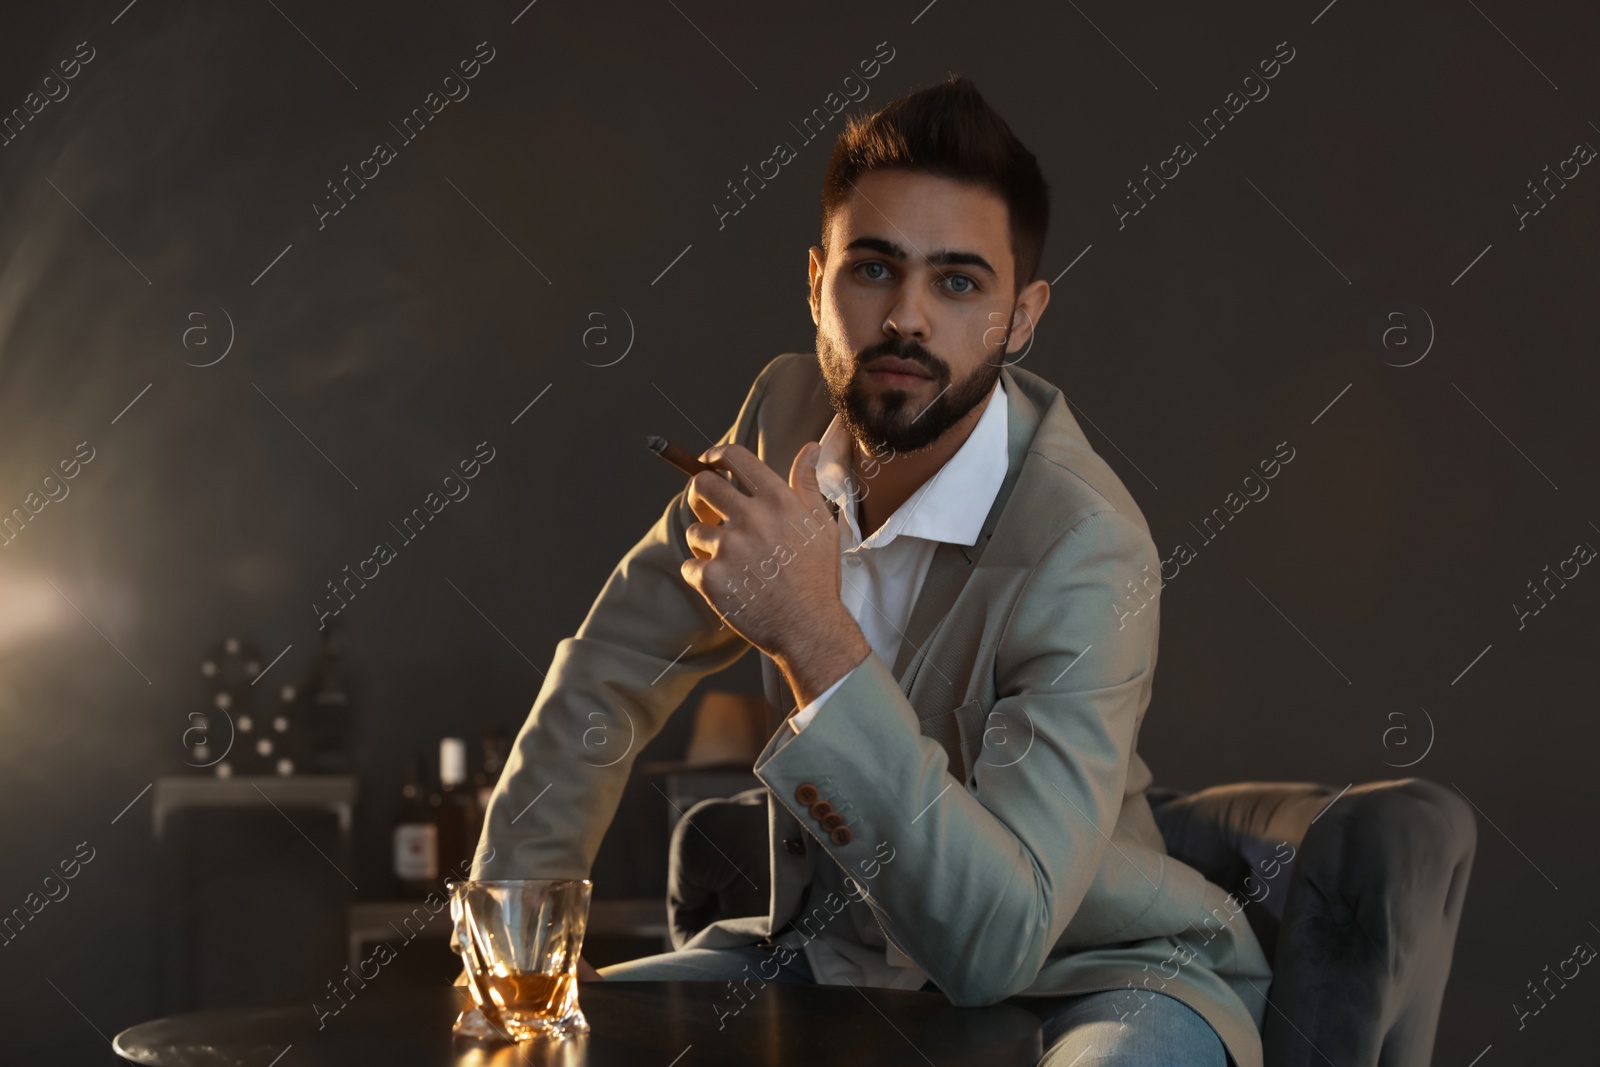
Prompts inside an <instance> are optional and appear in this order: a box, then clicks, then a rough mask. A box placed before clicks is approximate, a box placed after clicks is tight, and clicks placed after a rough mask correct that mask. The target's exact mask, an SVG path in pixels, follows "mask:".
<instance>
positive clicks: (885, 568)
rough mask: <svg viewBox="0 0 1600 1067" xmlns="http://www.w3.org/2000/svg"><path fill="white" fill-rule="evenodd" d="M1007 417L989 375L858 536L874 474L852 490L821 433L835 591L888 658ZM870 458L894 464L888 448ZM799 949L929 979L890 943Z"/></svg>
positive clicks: (970, 527)
mask: <svg viewBox="0 0 1600 1067" xmlns="http://www.w3.org/2000/svg"><path fill="white" fill-rule="evenodd" d="M1006 423H1007V418H1006V390H1005V384H1004V383H1003V382H996V384H995V388H994V392H993V393H991V394H990V396H989V401H988V404H987V406H986V407H985V408H984V411H983V414H982V415H980V416H979V417H978V421H977V423H976V424H975V425H974V426H973V428H972V432H971V433H970V434H968V435H967V439H966V440H965V441H963V442H962V443H961V447H960V448H959V449H957V450H956V454H955V455H953V456H951V457H950V458H949V459H948V460H946V461H945V463H944V466H942V467H940V468H939V469H938V470H937V471H935V472H934V474H933V477H931V478H929V479H928V480H927V481H926V482H924V483H922V485H921V486H919V487H918V488H917V491H916V492H914V493H912V494H911V496H910V497H909V498H908V499H907V500H906V502H905V503H904V504H902V505H900V507H899V508H898V509H897V510H896V511H895V513H894V514H893V515H890V516H889V518H888V519H887V520H886V521H885V522H884V524H883V525H882V526H880V527H879V528H878V529H877V530H876V531H874V532H873V533H872V535H871V536H870V537H867V538H865V539H863V538H862V536H861V527H860V524H859V519H858V517H857V515H856V510H857V509H856V501H857V500H859V499H860V498H861V497H864V496H867V495H869V494H870V493H871V492H872V479H871V477H870V476H868V477H866V478H865V479H864V480H863V484H862V485H861V488H859V489H855V490H853V489H852V487H853V485H854V484H855V479H854V478H853V476H852V473H851V465H850V453H851V448H852V445H853V443H854V442H853V441H852V440H851V438H850V434H849V431H847V430H846V429H845V427H844V424H843V423H841V422H840V421H839V418H838V416H837V415H836V416H834V419H833V421H832V422H831V423H829V424H828V428H827V430H826V431H825V432H824V433H823V435H822V439H821V441H820V444H821V446H822V450H821V452H820V454H819V456H818V458H817V485H818V487H819V488H820V489H821V490H822V494H823V495H824V496H826V497H827V498H829V499H830V500H832V501H833V502H834V503H835V504H837V505H839V551H840V556H841V564H840V576H839V586H840V589H839V596H840V599H841V600H843V601H844V605H845V608H846V609H847V610H848V611H849V612H850V615H851V617H852V618H854V619H855V621H856V624H857V625H858V626H860V627H861V632H862V633H863V634H864V635H865V636H866V638H867V643H868V644H869V645H871V646H872V650H873V651H874V652H876V653H877V654H878V657H879V658H880V659H882V660H883V662H884V663H886V664H889V665H890V666H891V667H892V666H893V664H894V662H895V659H896V658H897V657H898V655H899V651H900V644H901V642H902V640H903V639H904V631H905V627H906V624H907V623H908V622H909V621H910V619H911V609H912V607H913V605H915V604H916V601H917V594H918V593H919V592H920V591H921V589H922V582H923V579H925V578H926V577H927V574H928V566H929V564H930V563H932V561H933V554H934V550H935V549H937V548H938V546H939V542H941V541H948V542H951V543H953V544H958V545H972V544H976V543H977V540H978V534H979V533H981V532H982V530H983V521H984V519H985V518H987V517H988V515H989V509H990V508H991V507H992V506H993V504H994V498H995V496H996V495H998V494H999V492H1000V484H1001V482H1003V481H1004V480H1005V476H1006V468H1007V465H1008V457H1007V451H1006V437H1007V425H1006ZM878 462H879V463H880V464H883V463H893V462H894V457H893V456H892V455H891V456H890V457H888V458H887V459H880V460H879V461H878ZM854 673H855V670H854V669H852V670H851V671H850V672H849V673H847V674H846V675H845V676H844V677H843V678H840V679H839V680H838V681H837V682H834V683H833V684H832V685H830V686H829V687H828V688H827V689H825V690H824V691H823V692H822V693H821V695H819V696H818V697H817V698H816V699H814V700H812V701H811V702H810V703H808V704H807V705H806V706H805V707H803V708H801V709H800V710H799V711H797V712H795V713H794V715H792V716H791V717H790V718H789V725H790V727H791V728H792V729H793V731H794V733H795V734H796V735H797V736H798V735H799V733H800V732H801V731H802V730H804V729H805V728H806V726H808V725H809V724H810V723H811V721H812V719H813V718H814V717H815V716H816V714H817V712H818V710H819V709H820V708H821V706H822V705H823V703H824V702H826V701H827V699H828V698H829V697H830V696H832V695H833V693H834V690H836V689H838V688H839V686H841V685H843V684H844V682H845V679H846V678H849V677H850V674H854ZM865 906H866V905H865V904H852V907H865ZM843 925H848V924H843ZM805 952H806V959H807V961H808V962H809V963H810V964H811V970H812V974H813V975H814V976H815V977H816V980H817V981H818V982H820V983H823V984H825V985H842V984H844V983H845V982H846V981H850V982H854V983H855V984H857V985H868V986H878V987H887V988H891V989H920V988H921V987H922V985H923V983H924V982H926V981H927V979H928V976H927V975H926V974H925V973H923V972H922V971H921V970H919V969H918V968H917V967H916V965H915V964H913V963H912V962H911V961H910V960H909V959H907V958H906V957H905V956H904V955H903V954H901V953H900V952H898V951H897V950H896V949H895V948H894V946H893V945H890V946H888V949H887V951H886V952H879V951H878V950H876V949H872V948H870V947H868V946H866V945H862V944H860V943H859V941H857V940H855V939H852V938H845V937H840V936H838V935H837V934H834V933H824V934H822V935H821V936H818V937H815V938H812V939H811V940H809V941H807V942H806V943H805Z"/></svg>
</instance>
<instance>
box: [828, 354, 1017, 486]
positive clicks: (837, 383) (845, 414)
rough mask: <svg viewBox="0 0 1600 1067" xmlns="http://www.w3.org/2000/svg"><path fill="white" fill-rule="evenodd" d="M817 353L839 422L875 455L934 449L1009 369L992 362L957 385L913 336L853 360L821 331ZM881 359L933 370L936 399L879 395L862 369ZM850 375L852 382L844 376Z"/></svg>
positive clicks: (899, 391) (893, 393)
mask: <svg viewBox="0 0 1600 1067" xmlns="http://www.w3.org/2000/svg"><path fill="white" fill-rule="evenodd" d="M817 354H818V357H819V362H820V364H821V367H822V380H823V387H824V388H825V389H826V390H827V393H828V401H829V403H831V404H832V405H833V410H834V411H835V412H836V413H837V414H838V416H839V421H840V422H841V423H843V424H844V428H845V429H846V430H848V431H849V432H850V435H851V436H852V437H854V438H855V439H856V440H857V441H858V442H860V443H861V445H862V447H864V448H866V449H868V450H869V451H871V452H872V453H873V454H874V455H878V456H883V455H885V454H899V455H903V454H909V453H914V452H920V451H923V450H924V449H927V448H929V447H931V446H932V445H933V443H934V442H935V441H937V440H938V439H939V438H940V437H942V436H943V435H944V433H945V431H946V430H948V429H950V427H952V426H954V425H955V424H956V423H958V422H960V421H961V420H962V419H963V418H965V417H966V415H967V414H968V413H969V412H971V411H972V409H973V408H975V407H977V406H978V404H980V403H981V402H982V401H983V398H984V397H986V396H988V395H989V392H990V390H992V389H993V388H994V383H995V380H996V379H998V378H999V377H1000V371H1001V369H1002V368H1003V367H1004V366H1005V363H1004V361H1003V360H1001V359H996V358H987V353H986V358H985V359H984V361H983V362H982V363H981V364H979V365H978V367H977V369H975V370H974V371H973V372H972V373H971V374H970V375H968V376H967V377H966V378H965V379H964V380H962V381H959V382H955V383H952V382H951V380H950V366H949V364H947V363H946V362H945V361H944V360H942V359H940V358H939V357H938V356H936V355H934V354H933V353H932V352H929V351H928V350H927V349H926V348H923V347H922V346H921V345H920V344H918V343H917V342H916V341H915V340H912V339H910V338H898V339H894V338H891V339H890V340H887V341H884V342H882V343H880V344H876V345H873V346H872V347H870V348H868V349H866V350H865V351H863V352H862V353H861V354H860V356H859V357H856V358H853V359H852V358H850V356H849V353H848V352H847V351H845V350H844V349H843V348H842V347H840V346H836V345H834V344H833V343H832V341H831V340H830V339H829V338H828V337H826V336H825V335H824V333H823V331H822V330H821V329H820V328H819V329H818V330H817ZM879 356H898V357H899V358H901V359H908V360H911V361H912V362H914V363H917V364H919V365H920V366H922V367H923V368H924V369H925V370H927V371H928V373H929V374H930V375H932V378H931V379H930V380H931V382H932V384H933V386H934V393H935V396H934V399H933V400H932V401H931V402H930V401H925V400H922V399H919V398H913V397H912V396H911V394H910V393H908V392H907V391H906V390H904V389H885V390H882V391H881V392H879V393H877V394H876V395H877V399H876V400H874V398H873V393H872V392H871V391H870V390H869V388H868V387H867V386H866V385H865V384H864V382H863V380H862V379H863V377H864V375H865V373H866V372H865V371H863V370H862V369H861V368H862V367H864V366H865V365H866V364H868V363H870V362H871V361H873V360H874V359H877V358H878V357H879ZM846 374H848V375H849V377H848V378H846V377H844V375H846Z"/></svg>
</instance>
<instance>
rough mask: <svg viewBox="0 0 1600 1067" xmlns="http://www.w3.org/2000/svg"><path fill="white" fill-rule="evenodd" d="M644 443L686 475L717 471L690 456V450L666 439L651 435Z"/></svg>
mask: <svg viewBox="0 0 1600 1067" xmlns="http://www.w3.org/2000/svg"><path fill="white" fill-rule="evenodd" d="M644 443H645V445H646V446H647V447H648V448H649V449H650V451H652V452H654V453H655V454H656V455H658V456H660V457H661V458H662V459H664V460H666V461H667V462H668V463H670V464H672V465H673V466H674V467H677V468H678V469H679V470H681V471H682V472H683V473H685V474H688V475H695V474H699V473H700V472H701V471H711V470H716V468H715V467H713V466H711V465H709V464H706V463H701V462H700V461H699V460H698V459H696V458H695V457H694V456H693V455H691V454H690V452H689V450H688V449H686V448H683V447H681V446H679V445H675V444H673V443H672V442H671V441H668V440H667V439H666V438H665V437H657V436H656V435H655V434H651V435H650V436H649V437H646V438H645V439H644Z"/></svg>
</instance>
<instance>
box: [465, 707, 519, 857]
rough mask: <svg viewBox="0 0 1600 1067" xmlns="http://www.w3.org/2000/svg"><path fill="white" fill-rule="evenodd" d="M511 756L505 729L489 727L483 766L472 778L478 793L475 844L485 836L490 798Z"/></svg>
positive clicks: (485, 738)
mask: <svg viewBox="0 0 1600 1067" xmlns="http://www.w3.org/2000/svg"><path fill="white" fill-rule="evenodd" d="M510 754H511V739H510V737H508V736H507V735H506V731H505V727H503V726H498V725H496V726H491V727H489V729H488V730H487V731H486V732H485V733H484V735H483V766H482V767H481V768H479V770H478V773H477V774H474V775H473V776H472V784H473V787H474V789H475V791H476V793H477V819H476V821H475V822H474V823H473V830H472V840H473V842H474V844H476V842H477V841H478V839H479V837H480V836H482V834H483V820H484V816H485V815H487V814H488V811H489V797H490V795H491V794H493V793H494V787H495V783H496V782H498V781H500V772H501V771H503V770H505V766H506V757H507V756H509V755H510Z"/></svg>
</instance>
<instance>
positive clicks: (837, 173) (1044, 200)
mask: <svg viewBox="0 0 1600 1067" xmlns="http://www.w3.org/2000/svg"><path fill="white" fill-rule="evenodd" d="M884 168H894V169H899V170H910V171H921V172H925V173H928V174H937V175H940V176H942V177H946V178H953V179H955V180H957V181H961V182H967V183H969V184H972V185H977V186H981V187H982V188H985V189H988V190H990V191H991V192H993V193H995V194H996V195H997V196H999V197H1000V198H1001V199H1002V200H1004V201H1005V203H1006V213H1007V215H1008V217H1009V221H1010V228H1011V254H1012V256H1013V257H1015V259H1016V289H1017V290H1019V291H1020V290H1021V288H1022V287H1023V286H1024V285H1026V284H1027V283H1028V282H1030V281H1032V280H1033V279H1034V277H1035V276H1036V275H1037V274H1038V273H1039V260H1040V259H1041V258H1042V257H1043V255H1044V238H1045V231H1046V230H1047V229H1048V228H1049V225H1050V186H1049V185H1048V184H1047V183H1046V182H1045V180H1044V173H1043V172H1042V171H1041V170H1040V169H1039V161H1038V160H1037V159H1036V158H1034V155H1033V153H1032V152H1030V151H1028V149H1027V148H1026V147H1025V146H1024V145H1023V143H1022V142H1021V141H1020V140H1018V139H1017V135H1016V134H1014V133H1012V132H1011V127H1010V126H1009V125H1007V124H1006V120H1005V119H1003V118H1001V117H1000V113H999V112H998V111H996V110H995V109H994V108H992V107H990V106H989V102H988V101H987V100H985V99H984V98H983V96H982V95H981V94H980V93H979V92H978V87H977V86H976V85H974V84H973V83H972V80H971V79H970V78H966V77H962V76H961V75H959V74H952V75H950V77H949V79H948V80H946V81H944V82H940V83H939V84H937V85H932V86H929V87H928V88H926V89H919V90H917V91H916V92H913V93H909V94H907V95H905V96H902V97H900V98H898V99H896V100H891V101H890V102H889V103H887V104H885V105H884V106H883V107H882V108H880V109H879V110H877V111H876V112H874V113H872V114H871V115H865V116H863V115H852V116H851V117H850V118H849V120H848V121H847V122H846V124H845V128H844V130H843V131H841V132H840V134H839V138H838V140H837V141H835V142H834V145H833V154H832V155H831V156H829V157H828V170H827V173H826V174H825V175H824V176H823V179H822V247H823V248H827V247H828V227H829V224H830V222H831V221H832V219H833V215H834V213H835V212H836V211H838V210H839V207H840V206H841V205H842V204H843V203H844V202H845V201H846V200H848V199H849V198H850V194H851V193H852V192H854V190H853V189H852V188H851V185H850V183H851V182H853V181H855V180H856V179H857V178H858V177H860V176H861V175H862V174H864V173H866V172H867V171H870V170H879V169H884Z"/></svg>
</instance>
